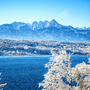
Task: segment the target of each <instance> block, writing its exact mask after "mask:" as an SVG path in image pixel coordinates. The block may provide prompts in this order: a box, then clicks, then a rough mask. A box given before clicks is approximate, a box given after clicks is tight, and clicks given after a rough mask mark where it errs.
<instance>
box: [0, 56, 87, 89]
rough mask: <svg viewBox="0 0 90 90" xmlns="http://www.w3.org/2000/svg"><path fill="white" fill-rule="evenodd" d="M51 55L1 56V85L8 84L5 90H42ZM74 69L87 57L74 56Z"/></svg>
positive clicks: (72, 57)
mask: <svg viewBox="0 0 90 90" xmlns="http://www.w3.org/2000/svg"><path fill="white" fill-rule="evenodd" d="M50 57H51V56H50V55H30V56H29V55H28V56H0V72H2V75H1V76H0V78H2V79H1V80H0V83H7V85H6V86H5V87H4V90H41V88H38V84H39V82H41V81H42V80H43V79H44V77H43V75H44V74H45V73H46V72H47V71H48V69H47V68H44V64H46V63H48V61H49V59H50ZM71 60H72V61H71V62H72V67H74V66H75V65H76V64H78V63H81V62H83V61H85V62H86V63H88V58H87V55H72V56H71Z"/></svg>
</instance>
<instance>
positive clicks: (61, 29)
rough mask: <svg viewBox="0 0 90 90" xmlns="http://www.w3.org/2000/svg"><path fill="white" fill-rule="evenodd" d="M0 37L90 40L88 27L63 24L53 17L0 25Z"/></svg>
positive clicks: (89, 28)
mask: <svg viewBox="0 0 90 90" xmlns="http://www.w3.org/2000/svg"><path fill="white" fill-rule="evenodd" d="M0 38H6V39H18V40H57V41H87V42H90V27H88V28H86V27H84V28H83V27H82V28H74V27H72V26H70V25H69V26H65V25H61V24H59V23H58V22H57V21H56V20H55V19H52V20H50V21H47V20H45V21H38V22H37V21H34V22H32V23H23V22H13V23H11V24H2V25H0Z"/></svg>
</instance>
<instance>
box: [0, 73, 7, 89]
mask: <svg viewBox="0 0 90 90" xmlns="http://www.w3.org/2000/svg"><path fill="white" fill-rule="evenodd" d="M0 75H1V73H0ZM0 80H1V78H0ZM5 85H7V83H5V84H0V90H3V87H4V86H5Z"/></svg>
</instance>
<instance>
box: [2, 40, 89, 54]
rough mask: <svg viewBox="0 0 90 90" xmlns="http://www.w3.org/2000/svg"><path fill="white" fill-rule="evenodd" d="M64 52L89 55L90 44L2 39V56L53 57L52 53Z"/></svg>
mask: <svg viewBox="0 0 90 90" xmlns="http://www.w3.org/2000/svg"><path fill="white" fill-rule="evenodd" d="M62 50H65V51H66V52H67V53H68V54H69V53H71V54H77V55H87V54H88V55H89V54H90V42H75V41H73V42H61V41H51V40H48V41H47V40H10V39H0V56H7V55H52V53H57V54H58V53H59V52H60V51H62Z"/></svg>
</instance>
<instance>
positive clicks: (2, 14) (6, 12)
mask: <svg viewBox="0 0 90 90" xmlns="http://www.w3.org/2000/svg"><path fill="white" fill-rule="evenodd" d="M51 19H55V20H56V21H57V22H58V23H60V24H62V25H71V26H73V27H83V26H86V27H90V0H0V25H1V24H4V23H12V22H14V21H16V22H25V23H32V22H33V21H40V20H41V21H43V20H51Z"/></svg>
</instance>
